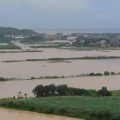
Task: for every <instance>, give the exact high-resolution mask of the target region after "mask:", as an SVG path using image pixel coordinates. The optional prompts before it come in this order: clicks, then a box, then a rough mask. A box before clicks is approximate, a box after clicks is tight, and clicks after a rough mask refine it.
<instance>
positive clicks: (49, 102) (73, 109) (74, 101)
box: [0, 96, 120, 120]
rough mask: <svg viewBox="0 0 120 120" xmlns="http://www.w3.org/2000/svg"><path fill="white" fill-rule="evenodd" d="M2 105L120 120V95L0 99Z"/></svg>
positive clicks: (82, 116)
mask: <svg viewBox="0 0 120 120" xmlns="http://www.w3.org/2000/svg"><path fill="white" fill-rule="evenodd" d="M0 106H2V107H7V108H14V109H21V110H28V111H35V112H41V113H48V114H57V115H63V116H69V117H77V118H83V119H86V120H120V97H78V96H72V97H68V96H67V97H43V98H29V99H16V100H8V99H7V100H0Z"/></svg>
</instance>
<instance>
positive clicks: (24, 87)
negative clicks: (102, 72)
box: [0, 75, 120, 98]
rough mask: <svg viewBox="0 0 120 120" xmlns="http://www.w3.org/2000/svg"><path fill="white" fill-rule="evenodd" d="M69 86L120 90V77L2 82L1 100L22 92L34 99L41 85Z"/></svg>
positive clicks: (0, 86) (0, 88)
mask: <svg viewBox="0 0 120 120" xmlns="http://www.w3.org/2000/svg"><path fill="white" fill-rule="evenodd" d="M53 83H54V84H55V85H59V84H67V85H68V86H70V87H77V88H85V89H100V88H101V87H103V86H106V87H107V88H108V89H109V90H118V89H120V76H119V75H118V76H109V77H105V76H102V77H81V78H64V79H41V80H16V81H6V82H0V98H4V97H13V96H17V93H18V92H19V91H21V92H22V93H23V94H24V93H27V94H28V96H29V97H33V93H32V90H33V88H35V87H36V86H37V85H39V84H43V85H47V84H53Z"/></svg>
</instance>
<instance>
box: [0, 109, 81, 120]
mask: <svg viewBox="0 0 120 120" xmlns="http://www.w3.org/2000/svg"><path fill="white" fill-rule="evenodd" d="M10 118H11V120H80V119H76V118H68V117H62V116H56V115H47V114H41V113H34V112H27V111H20V110H12V109H3V108H0V120H10Z"/></svg>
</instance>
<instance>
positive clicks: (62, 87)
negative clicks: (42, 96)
mask: <svg viewBox="0 0 120 120" xmlns="http://www.w3.org/2000/svg"><path fill="white" fill-rule="evenodd" d="M67 90H68V87H67V85H58V86H57V89H56V92H57V93H58V94H59V95H67Z"/></svg>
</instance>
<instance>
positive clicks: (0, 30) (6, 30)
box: [0, 27, 37, 37]
mask: <svg viewBox="0 0 120 120" xmlns="http://www.w3.org/2000/svg"><path fill="white" fill-rule="evenodd" d="M0 34H1V37H4V35H32V34H37V33H36V32H34V31H32V30H29V29H16V28H12V27H0Z"/></svg>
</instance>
